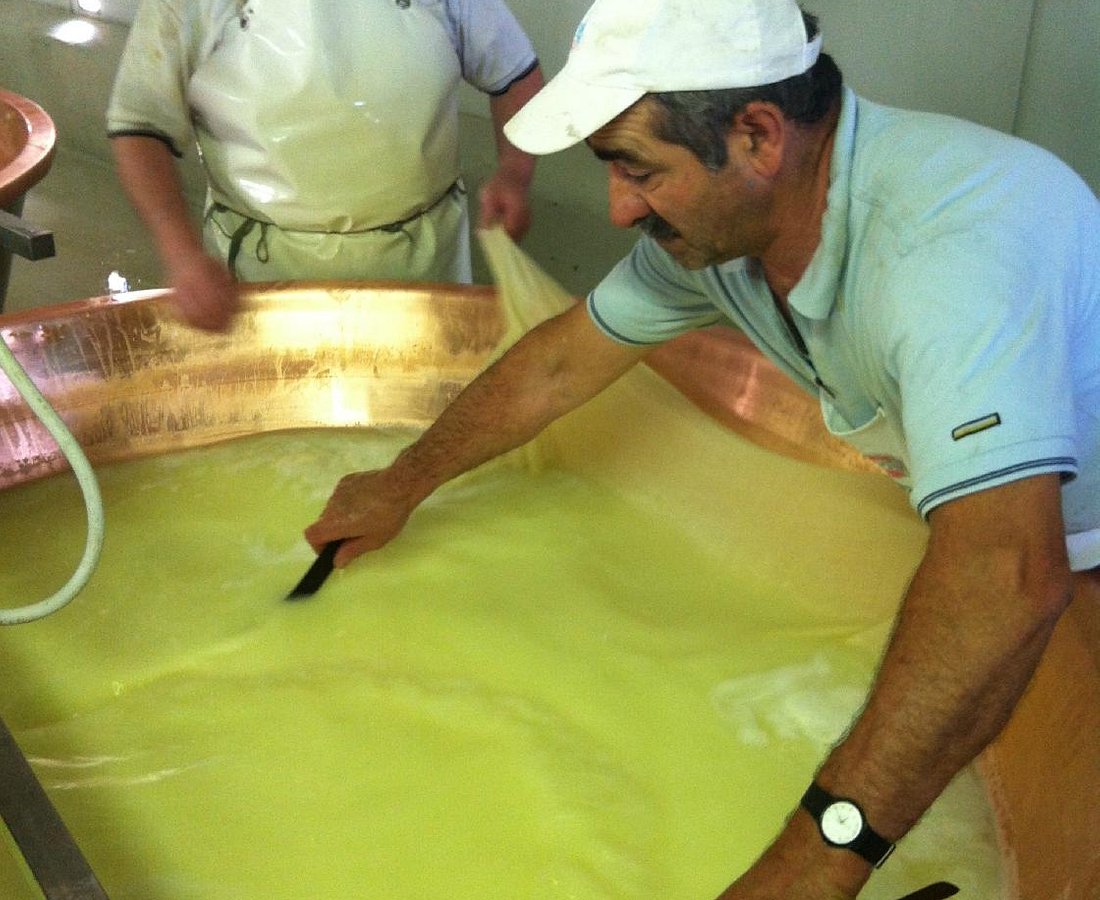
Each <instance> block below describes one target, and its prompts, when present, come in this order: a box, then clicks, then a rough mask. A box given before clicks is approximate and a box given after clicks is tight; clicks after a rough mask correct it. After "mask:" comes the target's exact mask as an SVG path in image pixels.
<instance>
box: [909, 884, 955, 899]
mask: <svg viewBox="0 0 1100 900" xmlns="http://www.w3.org/2000/svg"><path fill="white" fill-rule="evenodd" d="M958 892H959V889H958V888H957V887H955V885H953V884H950V883H948V882H946V881H937V882H936V883H935V884H930V885H928V887H922V888H921V889H920V890H919V891H914V892H913V893H912V894H906V895H905V896H904V897H901V898H900V900H947V898H948V897H954V896H955V895H956V894H957V893H958Z"/></svg>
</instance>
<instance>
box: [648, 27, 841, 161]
mask: <svg viewBox="0 0 1100 900" xmlns="http://www.w3.org/2000/svg"><path fill="white" fill-rule="evenodd" d="M802 18H803V20H804V21H805V23H806V34H807V36H808V37H809V38H810V39H811V40H812V39H813V37H814V36H815V35H816V34H817V33H818V24H817V17H816V16H814V15H812V14H810V13H807V12H804V13H803V14H802ZM841 84H842V78H841V74H840V69H839V68H838V67H837V64H836V63H835V62H834V61H833V58H832V57H831V56H829V55H828V54H827V53H822V54H821V55H820V56H819V57H818V58H817V62H815V63H814V64H813V65H812V66H811V67H810V68H809V69H808V70H807V71H805V72H803V73H802V74H801V75H795V76H793V77H791V78H787V79H784V80H783V81H777V82H774V83H772V84H765V85H760V86H759V87H748V88H727V89H720V90H712V91H666V92H661V93H653V94H648V95H647V96H648V97H652V98H653V99H654V100H655V101H656V102H657V104H658V107H659V108H660V110H661V114H660V116H659V118H658V121H657V122H656V124H655V126H654V131H655V133H656V135H657V137H659V138H660V139H661V140H663V141H668V142H669V143H672V144H679V145H681V146H683V147H687V148H688V149H689V150H690V151H691V152H692V153H693V154H695V156H696V157H697V158H698V159H699V161H700V162H701V163H702V164H703V165H704V166H706V167H707V168H708V169H711V170H713V171H718V170H719V169H721V168H722V167H723V166H725V164H726V162H727V161H728V155H727V152H726V135H727V134H728V133H729V129H730V126H731V125H732V123H733V119H734V117H735V116H736V115H737V114H738V113H739V112H740V111H741V110H742V109H744V108H745V107H746V106H747V105H748V104H749V103H754V102H758V101H763V102H765V103H773V104H775V105H776V106H777V107H779V110H780V111H781V112H782V113H783V115H784V116H786V117H787V118H788V119H791V120H792V121H795V122H798V123H799V124H802V125H812V124H813V123H815V122H819V121H821V119H822V118H823V117H824V116H825V115H826V113H828V111H829V110H830V109H831V108H832V106H833V104H834V103H835V102H836V100H837V98H838V97H839V96H840V89H841Z"/></svg>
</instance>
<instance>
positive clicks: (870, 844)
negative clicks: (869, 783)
mask: <svg viewBox="0 0 1100 900" xmlns="http://www.w3.org/2000/svg"><path fill="white" fill-rule="evenodd" d="M840 802H843V803H850V804H852V806H854V807H855V808H856V809H857V810H859V815H860V819H861V820H862V827H861V828H860V831H859V834H857V835H856V836H855V837H854V838H852V840H850V841H848V842H847V843H843V844H840V843H837V842H836V841H834V840H831V839H830V838H829V837H828V836H827V835H826V834H825V831H824V829H823V828H822V827H821V816H822V814H823V813H824V812H825V810H826V809H827V808H828V807H830V806H831V805H832V804H834V803H840ZM802 808H803V809H805V810H806V812H808V813H809V814H810V815H811V816H813V818H814V821H815V822H816V823H817V830H818V831H819V832H820V833H821V837H822V839H823V840H824V841H825V843H827V844H828V845H829V846H831V847H841V848H843V849H845V850H851V851H852V852H853V853H858V854H859V855H860V856H862V857H863V858H864V859H865V860H867V862H869V863H870V864H871V865H872V866H874V867H875V868H876V869H877V868H879V867H880V866H881V865H882V864H883V863H884V862H886V860H887V859H889V857H890V854H891V853H893V852H894V844H892V843H891V842H890V841H888V840H886V838H884V837H883V836H882V835H880V834H879V833H878V832H876V831H875V830H874V829H873V828H872V827H871V826H870V825H869V824H868V823H867V816H866V815H864V813H863V808H862V807H861V806H860V805H859V804H858V803H856V802H855V801H854V800H851V799H849V798H848V797H834V796H833V795H832V794H830V793H829V792H828V791H827V790H825V788H823V787H822V786H821V785H819V784H818V783H817V782H816V781H814V782H811V783H810V786H809V787H808V788H807V789H806V793H805V794H803V795H802Z"/></svg>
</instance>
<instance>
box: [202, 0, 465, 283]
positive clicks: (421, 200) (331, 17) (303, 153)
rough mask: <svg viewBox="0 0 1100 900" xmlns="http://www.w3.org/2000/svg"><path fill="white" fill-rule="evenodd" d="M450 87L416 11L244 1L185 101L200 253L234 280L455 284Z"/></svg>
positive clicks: (421, 13)
mask: <svg viewBox="0 0 1100 900" xmlns="http://www.w3.org/2000/svg"><path fill="white" fill-rule="evenodd" d="M460 78H461V72H460V67H459V62H458V58H457V55H456V53H455V50H454V48H453V46H452V45H451V43H450V40H449V38H448V36H447V33H446V31H445V30H444V28H443V26H442V24H441V23H440V22H439V21H438V19H436V17H435V15H434V14H433V12H431V11H430V9H429V7H428V5H426V4H424V3H422V2H415V0H414V2H410V3H403V2H400V3H399V2H395V0H366V2H361V3H358V4H341V3H333V2H331V0H249V2H248V3H247V4H244V5H243V11H242V13H241V17H240V18H239V19H238V18H234V19H232V20H230V21H229V22H228V23H227V25H226V26H225V29H224V32H223V36H222V40H221V41H220V42H219V44H218V46H217V47H216V48H215V49H214V51H213V52H212V53H211V55H210V57H209V58H208V59H206V60H205V61H203V62H202V63H201V64H200V65H199V67H198V68H197V69H196V71H195V73H194V75H193V76H192V79H191V82H190V84H189V88H188V99H189V102H190V104H191V109H192V114H193V116H194V120H195V132H196V135H197V137H198V142H199V147H200V150H201V153H202V159H203V164H204V166H205V168H206V171H207V176H208V178H209V183H210V192H209V197H208V201H207V215H206V227H205V229H204V236H205V239H206V242H207V246H208V249H210V250H211V251H213V252H217V253H218V254H219V255H221V256H222V258H223V259H227V260H228V258H229V256H230V254H231V252H232V255H233V257H234V259H233V264H234V265H233V267H234V269H235V270H236V272H237V274H238V277H240V278H242V279H243V280H245V281H268V280H286V279H293V280H298V279H307V278H325V279H333V278H338V279H349V278H350V279H377V278H397V279H403V280H435V281H469V279H470V275H469V237H468V234H469V225H468V216H467V212H466V200H465V192H464V190H463V189H462V187H461V184H460V183H459V182H458V172H459V165H458V111H457V93H456V91H457V86H458V83H459V81H460Z"/></svg>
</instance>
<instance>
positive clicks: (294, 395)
mask: <svg viewBox="0 0 1100 900" xmlns="http://www.w3.org/2000/svg"><path fill="white" fill-rule="evenodd" d="M8 102H9V104H10V101H8ZM3 123H4V129H5V130H4V132H3V135H0V139H3V140H5V141H7V140H10V137H9V136H8V135H9V133H10V129H11V128H12V126H11V125H10V124H9V120H8V119H4V120H3ZM16 130H18V129H16ZM5 146H6V145H5ZM39 152H41V153H44V154H45V155H46V156H48V153H49V150H48V149H47V148H40V150H39ZM20 158H22V154H20ZM27 177H30V176H27ZM504 330H505V329H504V317H503V314H502V312H501V309H500V307H499V306H498V303H497V301H496V297H495V294H494V293H493V291H492V290H491V289H488V288H480V287H440V286H430V285H429V286H409V285H399V284H295V285H260V286H254V287H253V288H252V289H251V291H250V293H249V295H248V298H247V303H246V309H245V311H244V312H243V313H242V315H241V316H240V317H239V318H238V320H237V322H236V324H235V326H234V328H233V330H232V331H231V332H230V333H228V334H224V335H209V334H203V333H199V332H196V331H193V330H190V329H188V328H186V327H184V326H183V325H181V324H179V323H178V322H177V321H176V320H175V319H174V318H173V317H172V315H171V313H170V307H169V305H168V303H167V299H166V297H165V295H164V293H163V292H160V291H152V292H144V293H136V294H130V295H125V296H122V297H121V298H112V299H108V298H92V299H88V300H84V301H80V302H77V303H72V304H68V305H63V306H55V307H48V308H43V309H38V310H31V311H28V312H24V313H18V314H13V315H8V316H3V317H0V334H2V335H3V338H4V340H6V341H7V343H8V345H9V346H10V347H11V348H12V349H13V351H14V352H15V355H16V356H17V358H19V359H20V360H21V362H22V364H23V365H24V367H25V368H26V369H27V370H28V372H29V374H30V375H31V377H32V378H33V379H34V380H35V381H36V383H37V384H38V385H39V386H40V387H41V389H42V390H43V392H44V393H45V394H46V396H47V397H48V398H49V399H50V400H51V402H52V403H53V404H54V406H55V407H56V408H57V409H58V410H59V411H60V412H61V414H62V416H63V417H64V419H65V420H66V422H67V423H68V425H69V427H70V428H71V429H72V431H73V432H74V433H75V434H76V436H77V437H78V439H79V440H80V441H81V443H82V445H83V446H84V448H85V449H86V452H87V454H88V456H89V458H90V459H91V460H92V461H93V463H96V462H99V463H102V462H108V461H112V460H120V459H126V458H129V457H134V456H141V455H144V454H152V453H165V452H171V451H174V450H178V449H181V448H184V447H189V446H194V445H200V444H207V443H211V442H213V441H218V440H224V439H228V438H233V437H238V436H243V435H247V434H254V433H257V432H263V431H273V430H278V429H287V428H298V427H339V426H370V427H388V426H402V427H408V426H413V427H416V426H425V425H427V424H428V423H430V422H431V421H432V420H433V419H434V418H435V416H437V415H438V414H439V412H440V411H441V410H442V409H443V408H444V407H445V406H446V404H447V403H448V402H449V401H450V400H451V399H452V398H453V397H454V396H455V395H456V393H457V392H458V391H460V390H461V389H462V387H463V386H464V385H465V384H466V383H467V382H468V381H469V380H470V379H471V378H472V377H474V376H475V375H476V373H477V372H478V371H480V369H481V368H482V367H483V366H484V365H485V364H486V361H487V360H488V359H489V358H490V356H491V355H492V353H493V352H494V350H495V348H496V346H497V343H498V341H499V340H500V338H501V335H502V334H503V333H504ZM655 372H656V373H659V374H654V373H655ZM635 376H637V377H638V378H641V379H643V381H642V382H637V385H635V383H634V382H631V379H633V378H635ZM623 382H626V384H619V385H616V386H614V387H613V389H611V390H610V391H609V392H605V394H607V395H611V396H610V398H609V399H607V398H605V397H604V396H601V397H598V398H596V400H595V401H593V402H592V403H591V404H589V405H588V406H586V407H585V408H582V410H579V411H578V412H577V413H575V414H573V416H575V417H578V418H577V419H576V424H575V425H574V426H572V427H574V429H575V430H576V433H577V434H579V435H581V436H582V439H578V440H576V441H574V442H573V444H574V445H575V446H576V447H578V448H579V449H577V450H575V451H574V452H573V458H574V459H575V460H577V461H578V462H577V464H578V465H583V466H596V465H598V464H599V458H600V457H601V455H603V456H606V455H608V454H612V453H614V454H618V455H617V456H616V457H615V459H616V461H615V464H614V467H615V468H618V469H620V470H621V469H623V468H627V467H630V466H632V467H633V469H632V471H631V476H630V477H633V478H635V479H637V480H639V481H642V482H644V481H647V480H648V481H650V482H654V483H656V482H660V481H662V480H664V479H663V473H664V472H666V471H667V470H668V469H669V468H670V463H669V462H668V460H667V459H660V458H658V457H659V454H660V453H662V452H665V451H666V450H667V449H668V448H667V444H668V438H667V433H668V430H669V429H670V428H673V427H675V422H676V421H678V420H687V419H690V418H691V417H692V416H695V417H698V418H699V419H700V420H701V421H702V422H703V424H704V425H705V426H706V427H707V428H712V429H715V430H716V432H717V437H716V439H717V440H720V441H721V440H728V441H739V440H741V439H742V438H747V439H748V440H749V441H751V442H752V443H754V444H757V445H759V447H763V448H766V450H759V449H756V448H750V449H752V452H754V453H757V454H759V455H758V457H755V458H756V459H758V463H757V464H754V467H753V469H752V471H748V472H729V473H728V475H726V474H719V475H717V476H716V475H715V474H714V472H713V471H712V472H710V473H709V475H708V477H709V478H711V479H712V485H708V488H707V489H708V491H709V490H710V489H711V487H713V488H714V491H713V496H714V497H715V501H714V503H712V504H710V505H715V506H716V505H719V503H720V499H719V493H720V492H721V491H724V490H725V489H726V488H727V487H729V485H724V484H723V482H724V481H726V480H728V481H730V482H731V483H735V482H736V481H737V479H738V478H741V479H746V478H760V477H762V473H764V474H766V472H767V470H768V468H769V466H771V465H773V463H770V462H769V460H770V459H773V460H774V459H778V457H777V456H776V452H777V453H779V454H783V455H785V456H789V457H793V458H795V459H797V460H800V461H802V463H799V464H798V465H802V464H803V463H812V464H815V465H817V466H825V467H828V470H829V471H831V473H832V474H830V475H829V476H828V477H829V478H832V479H833V480H834V481H833V482H830V485H829V487H828V490H836V491H839V492H842V493H843V496H844V497H845V498H848V502H850V504H851V505H850V507H848V510H847V511H846V512H843V514H839V515H838V514H836V513H833V515H832V517H831V518H830V519H828V520H822V521H818V522H813V521H809V522H807V521H801V520H799V524H800V525H801V526H803V527H804V530H805V531H806V532H809V533H810V539H809V541H803V539H802V537H800V540H799V542H798V543H806V542H812V541H817V542H819V545H820V546H819V548H818V551H819V552H820V554H821V559H820V560H817V559H812V560H808V561H806V565H807V568H808V570H809V571H811V572H818V573H820V572H822V571H827V572H832V571H836V572H838V573H840V572H844V571H852V570H853V569H852V568H850V567H849V568H846V567H845V566H844V565H834V566H833V567H831V568H830V567H829V560H832V559H834V558H835V556H836V554H841V553H848V552H850V553H855V554H856V557H854V558H855V559H858V558H859V554H860V553H862V555H863V557H865V558H866V557H872V558H871V559H867V560H866V562H867V564H868V565H870V566H872V567H874V566H875V565H878V564H880V561H876V560H874V559H873V556H874V554H873V553H867V552H866V551H860V550H859V548H858V547H857V548H855V549H854V550H853V549H852V545H853V543H854V542H853V540H852V539H851V534H850V533H849V532H848V531H846V529H849V528H850V527H851V526H850V525H849V520H850V519H852V518H853V517H858V516H859V515H862V514H863V513H864V512H866V511H867V510H870V513H868V514H869V515H870V514H871V513H874V514H876V515H877V514H878V513H877V512H876V510H882V511H884V512H883V514H882V518H881V521H883V522H886V523H887V524H888V525H889V527H896V528H898V529H901V530H903V531H905V533H907V534H909V533H911V534H913V535H914V536H919V533H920V529H921V528H923V526H922V525H921V524H920V523H919V522H916V520H915V516H914V515H913V514H912V513H911V512H910V511H909V510H908V507H907V505H906V503H905V501H904V498H903V497H901V494H900V492H899V491H898V490H897V489H896V488H895V487H894V486H893V485H892V484H890V483H889V482H888V480H887V479H885V478H884V477H881V476H878V475H870V474H867V472H866V470H867V469H868V468H869V465H868V463H866V461H864V460H863V459H861V458H860V457H859V456H858V455H856V454H854V453H853V452H852V451H851V450H849V449H848V448H846V447H845V446H843V445H840V444H838V443H836V442H835V441H834V440H833V439H832V438H830V437H829V435H828V434H827V433H825V432H824V430H823V428H822V426H821V425H820V415H819V413H818V410H817V408H816V403H815V401H814V400H813V399H812V398H810V397H808V396H806V395H803V394H802V393H801V392H799V391H798V390H797V389H796V388H794V386H793V385H791V384H790V383H789V382H788V381H787V380H786V379H785V377H784V376H783V375H782V374H781V373H780V372H779V371H778V370H776V369H775V368H774V367H773V366H772V365H771V364H770V363H768V362H767V361H766V360H765V359H763V357H761V355H760V354H759V353H758V352H757V351H756V350H755V349H754V348H752V347H751V346H750V345H749V344H748V343H747V342H746V341H744V340H743V339H742V338H741V337H740V336H739V335H737V334H736V333H735V332H732V331H730V330H728V329H712V330H709V331H706V332H701V333H698V334H694V335H690V336H687V337H686V338H683V339H681V340H679V341H676V342H673V343H672V344H670V345H668V346H666V347H664V348H662V349H661V350H660V351H658V352H657V353H656V354H654V356H653V357H652V358H651V368H650V369H648V370H646V369H645V367H641V368H640V369H639V370H637V371H636V372H635V373H631V374H630V375H628V376H627V377H626V378H625V379H623ZM632 385H635V386H632ZM638 385H640V386H638ZM672 386H675V387H672ZM662 392H666V393H669V394H672V395H675V398H676V399H675V400H674V401H673V406H671V407H669V408H668V410H663V411H662V412H661V413H660V417H658V416H656V415H650V414H649V411H648V408H647V404H648V403H650V402H651V398H653V397H654V396H655V395H657V394H661V393H662ZM681 395H682V396H681ZM684 397H687V398H688V400H690V401H691V403H688V402H687V401H685V400H684ZM675 403H681V404H682V407H683V408H681V407H677V406H675V405H674V404H675ZM600 404H607V405H603V406H601V405H600ZM631 404H633V405H634V406H635V407H636V408H637V410H638V413H637V414H636V415H633V416H631V415H630V414H629V412H628V411H626V410H627V407H628V406H630V405H631ZM692 404H694V406H693V405H692ZM699 409H702V410H703V411H704V412H705V413H706V414H707V415H706V416H702V415H701V414H700V413H699ZM669 410H670V411H669ZM708 417H709V419H708ZM711 420H716V421H717V422H718V423H720V424H718V425H716V424H715V422H714V421H711ZM729 430H732V431H733V432H736V433H737V435H739V436H740V437H738V436H736V435H732V434H729ZM658 431H660V433H659V434H657V433H656V432H658ZM0 436H2V439H0V488H2V487H7V486H11V485H13V484H17V483H20V482H23V481H28V480H31V479H34V478H38V477H42V476H44V475H48V474H50V473H53V472H57V471H59V470H62V469H64V468H65V467H66V463H65V462H64V460H63V458H62V457H60V455H59V453H58V451H57V448H56V447H55V446H54V444H53V441H52V440H51V439H50V438H49V437H48V435H47V433H46V432H45V430H44V429H43V428H41V426H39V425H38V423H37V421H36V420H35V419H34V418H33V417H32V416H31V415H30V413H29V411H28V410H27V408H26V406H25V404H24V403H23V402H22V400H21V398H20V397H19V396H18V395H17V394H16V393H15V392H14V390H13V389H12V388H11V387H10V386H9V385H8V384H7V382H6V380H4V381H3V383H2V384H0ZM631 445H637V446H639V447H640V448H641V449H639V450H638V451H637V452H636V453H635V454H634V456H629V452H630V447H631ZM771 451H775V452H771ZM670 452H671V451H670ZM624 453H626V454H628V456H629V459H628V461H627V462H624V457H623V454H624ZM783 464H784V465H787V466H791V465H795V464H793V463H790V462H789V461H783ZM671 465H675V463H674V462H673V463H672V464H671ZM647 467H648V468H647ZM662 467H663V468H662ZM681 468H682V467H681ZM804 470H805V471H811V470H814V471H826V470H816V469H814V466H809V467H806V468H805V469H804ZM800 471H802V470H800ZM788 475H789V472H788V471H787V470H784V473H783V474H782V475H781V476H780V477H783V478H786V477H788ZM834 482H835V483H834ZM734 487H736V485H734ZM838 496H840V494H838ZM853 498H854V499H853ZM665 500H667V502H676V501H675V498H672V497H671V495H669V496H668V497H666V498H665ZM798 502H799V503H801V502H802V498H798ZM836 502H837V501H835V500H830V503H831V504H832V506H833V507H835V505H836ZM728 506H729V505H727V506H723V510H724V511H723V512H722V515H723V516H726V517H729V518H730V519H733V518H734V517H736V516H737V515H741V514H742V513H740V512H739V511H738V510H736V509H735V508H728ZM872 508H873V509H872ZM703 514H707V513H706V511H704V512H703ZM791 515H792V516H794V517H796V520H798V519H797V517H803V518H804V517H807V516H818V515H820V513H818V512H816V511H815V510H814V509H811V508H809V507H806V506H805V505H804V504H803V505H798V506H796V508H795V509H794V511H793V512H792V513H791ZM725 521H726V519H722V522H723V523H724V522H725ZM874 521H880V520H879V519H876V520H874ZM750 526H751V522H748V523H745V522H739V524H738V525H737V527H739V528H740V529H741V532H742V535H740V536H739V539H744V540H749V541H751V540H752V535H751V527H750ZM729 527H734V526H732V525H731V526H729ZM876 527H877V526H876ZM864 529H865V530H866V526H864ZM910 543H912V547H911V551H912V552H911V553H907V555H906V558H905V559H901V560H895V561H891V560H887V561H881V564H882V565H883V566H893V568H892V569H889V570H886V569H884V570H883V571H884V572H885V575H884V581H885V584H886V587H885V588H884V587H883V583H884V581H883V579H878V580H877V583H876V584H873V585H872V586H871V588H869V590H870V591H871V592H872V593H873V592H876V591H877V592H878V594H880V595H881V594H882V593H883V592H884V591H885V590H891V591H897V592H898V594H899V595H900V592H901V591H902V590H904V585H905V583H906V581H907V579H908V577H909V575H910V574H911V571H912V566H913V565H914V563H915V560H917V559H919V553H920V550H921V547H920V546H919V545H918V537H914V539H913V541H911V542H910ZM792 552H794V553H798V552H803V551H802V550H801V549H800V548H794V549H793V550H792ZM815 552H817V551H815ZM814 566H816V568H812V567H814ZM792 568H794V566H792ZM864 571H865V572H866V569H864ZM872 574H873V575H875V574H877V573H876V572H873V573H872ZM815 577H816V578H817V581H819V582H820V581H822V580H829V579H823V578H822V577H820V576H815ZM830 577H831V576H830ZM838 577H839V576H838ZM871 580H875V579H871ZM837 590H839V591H842V592H843V594H844V596H845V597H848V596H849V595H850V593H851V590H852V589H851V587H850V586H848V585H840V586H839V587H838V588H837ZM1098 599H1100V598H1098ZM77 602H79V598H78V599H77ZM1078 605H1080V604H1078ZM1092 606H1093V607H1094V611H1086V613H1085V614H1084V615H1081V616H1067V617H1066V618H1065V619H1064V620H1063V622H1062V623H1061V625H1060V626H1059V630H1058V633H1057V635H1056V639H1055V641H1054V642H1052V644H1051V647H1050V648H1049V651H1048V653H1047V655H1046V657H1045V659H1044V662H1043V665H1042V667H1041V669H1040V672H1039V675H1038V677H1037V679H1036V684H1035V689H1034V691H1033V695H1032V696H1031V697H1029V698H1028V699H1027V701H1026V702H1025V703H1024V704H1022V705H1021V707H1020V709H1019V710H1018V712H1017V715H1016V716H1015V718H1014V719H1013V721H1012V723H1010V725H1009V728H1008V729H1007V730H1006V732H1005V733H1004V735H1003V736H1002V737H1001V738H1000V739H999V740H998V742H996V744H995V745H994V746H993V747H992V748H990V749H989V750H988V751H987V752H986V753H985V754H984V756H983V759H982V765H981V769H982V772H983V774H984V776H985V779H986V782H987V787H988V788H989V793H990V795H991V798H992V800H993V803H994V808H995V810H996V813H997V817H998V822H999V826H1000V831H1001V837H1002V844H1003V854H1004V861H1005V865H1006V867H1007V870H1008V873H1009V880H1010V881H1011V882H1012V883H1013V884H1014V885H1015V888H1014V890H1015V892H1016V895H1017V896H1020V897H1024V898H1040V897H1042V898H1047V897H1051V898H1053V897H1059V898H1063V900H1069V898H1079V900H1095V898H1096V897H1100V854H1098V853H1097V851H1096V846H1097V844H1096V835H1097V834H1098V833H1100V822H1098V821H1097V810H1098V809H1100V804H1098V803H1097V802H1096V799H1095V798H1096V796H1097V791H1098V789H1100V785H1098V784H1097V781H1096V774H1097V773H1098V772H1100V741H1098V740H1097V735H1100V677H1098V675H1097V669H1096V654H1097V640H1098V639H1100V627H1098V625H1097V616H1096V615H1095V611H1100V602H1098V603H1095V604H1092Z"/></svg>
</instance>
